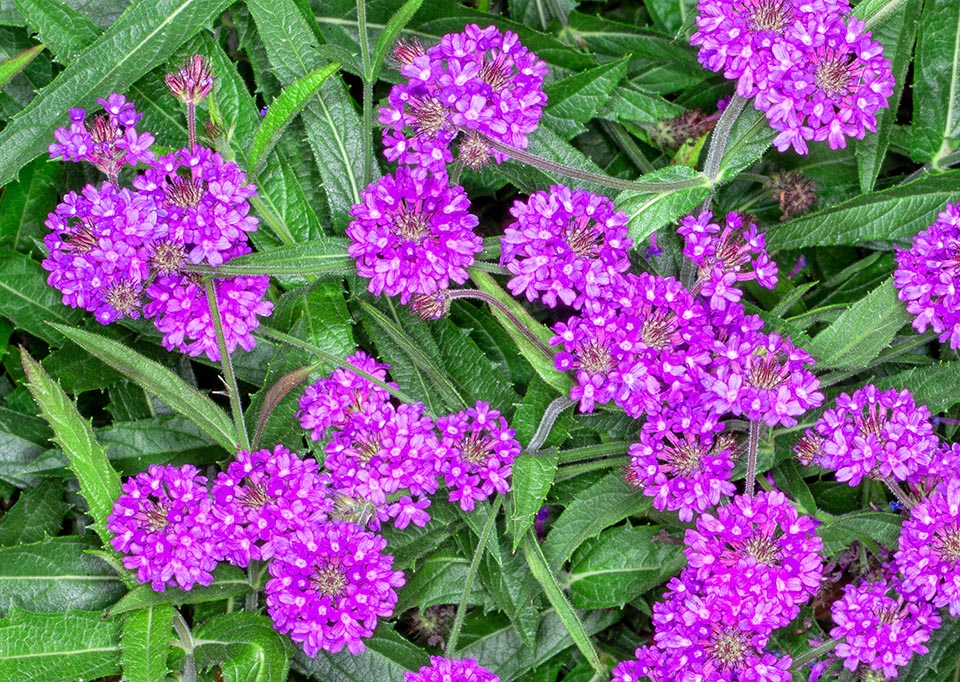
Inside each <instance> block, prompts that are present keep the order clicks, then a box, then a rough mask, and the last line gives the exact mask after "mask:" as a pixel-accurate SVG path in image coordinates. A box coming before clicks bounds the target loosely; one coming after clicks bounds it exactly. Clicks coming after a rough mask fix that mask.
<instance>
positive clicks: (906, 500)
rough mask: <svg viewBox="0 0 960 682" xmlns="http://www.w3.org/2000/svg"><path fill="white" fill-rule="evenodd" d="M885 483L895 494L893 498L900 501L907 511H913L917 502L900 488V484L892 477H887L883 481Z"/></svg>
mask: <svg viewBox="0 0 960 682" xmlns="http://www.w3.org/2000/svg"><path fill="white" fill-rule="evenodd" d="M883 482H884V483H886V484H887V487H888V488H889V489H890V492H891V493H893V496H894V497H896V498H897V499H898V500H900V503H901V504H902V505H903V508H904V509H906V510H907V511H910V510H911V509H913V508H914V507H915V506H916V504H917V502H916V500H914V499H913V498H912V497H910V495H908V494H907V493H906V491H904V489H903V488H901V487H900V484H899V483H897V481H896V480H895V479H894V478H893V477H892V476H887V477H886V478H884V479H883Z"/></svg>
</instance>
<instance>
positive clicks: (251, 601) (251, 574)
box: [243, 561, 260, 613]
mask: <svg viewBox="0 0 960 682" xmlns="http://www.w3.org/2000/svg"><path fill="white" fill-rule="evenodd" d="M259 563H260V562H259V561H251V562H250V563H249V564H247V581H248V582H249V583H250V586H251V587H252V588H253V589H251V590H250V591H249V592H247V596H246V598H245V599H244V602H243V610H244V611H248V612H249V613H254V612H256V610H257V606H258V603H257V601H258V599H257V597H258V594H257V593H258V590H257V588H256V587H254V586H255V585H256V584H257V573H258V571H257V564H259Z"/></svg>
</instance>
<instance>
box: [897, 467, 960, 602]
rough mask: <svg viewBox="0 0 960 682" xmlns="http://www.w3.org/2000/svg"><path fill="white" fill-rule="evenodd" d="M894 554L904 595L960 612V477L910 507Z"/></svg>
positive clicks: (943, 484) (942, 485)
mask: <svg viewBox="0 0 960 682" xmlns="http://www.w3.org/2000/svg"><path fill="white" fill-rule="evenodd" d="M894 558H895V560H896V563H897V568H898V569H899V570H900V573H901V575H903V583H902V585H901V593H902V594H903V595H904V596H907V597H912V598H916V599H925V600H926V601H930V602H933V605H934V606H936V607H938V608H939V607H941V606H949V607H950V615H951V616H958V615H960V478H957V477H954V478H951V479H949V480H948V481H946V482H945V483H942V484H941V485H940V486H939V487H938V488H937V489H936V490H935V491H933V492H932V493H931V494H930V496H929V497H927V499H925V500H923V501H921V502H920V503H919V504H917V505H916V506H915V507H914V508H913V509H911V510H910V517H909V518H908V519H907V520H906V521H904V523H903V530H902V531H901V533H900V549H899V550H898V551H897V553H896V555H895V557H894Z"/></svg>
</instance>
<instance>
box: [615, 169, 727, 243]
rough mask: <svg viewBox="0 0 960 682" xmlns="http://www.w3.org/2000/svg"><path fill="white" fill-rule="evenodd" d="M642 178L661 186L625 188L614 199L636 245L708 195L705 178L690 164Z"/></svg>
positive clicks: (707, 182)
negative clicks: (626, 219) (623, 213)
mask: <svg viewBox="0 0 960 682" xmlns="http://www.w3.org/2000/svg"><path fill="white" fill-rule="evenodd" d="M642 180H643V182H644V183H650V184H651V185H656V184H663V189H662V190H650V191H643V192H638V191H636V190H627V191H625V192H621V193H620V195H619V196H618V197H617V198H616V201H615V202H614V203H615V204H616V206H617V208H618V209H619V210H621V211H624V212H625V213H626V214H627V216H629V218H630V223H629V229H630V238H631V239H633V243H634V244H635V245H636V244H640V243H641V242H642V241H643V240H644V239H646V238H647V237H649V236H650V235H651V234H653V233H654V232H656V231H657V230H659V229H660V228H661V227H664V226H666V225H670V224H672V223H673V222H674V221H676V220H677V219H678V218H680V217H681V216H684V215H686V214H687V213H689V212H690V211H691V210H692V209H693V208H694V207H695V206H697V204H700V203H702V202H703V200H704V199H706V198H707V197H708V196H709V195H710V182H709V181H708V180H707V177H706V176H705V175H704V174H703V173H701V172H700V171H696V170H694V169H692V168H690V167H689V166H667V167H666V168H661V169H659V170H656V171H654V172H653V173H647V174H646V175H644V176H643V178H642Z"/></svg>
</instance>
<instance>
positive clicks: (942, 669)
mask: <svg viewBox="0 0 960 682" xmlns="http://www.w3.org/2000/svg"><path fill="white" fill-rule="evenodd" d="M925 646H926V647H927V649H928V652H927V653H925V654H924V655H922V656H919V655H917V656H914V657H913V659H912V660H911V661H910V665H908V666H907V667H905V668H901V669H900V670H899V671H898V672H899V673H900V675H899V677H900V678H901V679H903V680H909V681H910V682H948V680H955V679H956V670H957V665H958V663H960V660H958V658H957V651H958V646H960V618H947V617H944V618H943V627H942V628H941V629H939V630H936V631H935V632H934V633H933V634H932V636H931V637H930V640H929V641H927V642H926V643H925Z"/></svg>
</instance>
